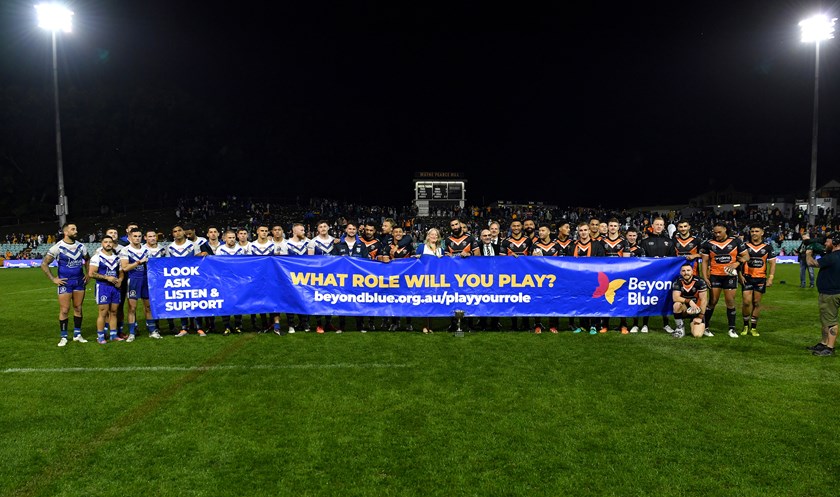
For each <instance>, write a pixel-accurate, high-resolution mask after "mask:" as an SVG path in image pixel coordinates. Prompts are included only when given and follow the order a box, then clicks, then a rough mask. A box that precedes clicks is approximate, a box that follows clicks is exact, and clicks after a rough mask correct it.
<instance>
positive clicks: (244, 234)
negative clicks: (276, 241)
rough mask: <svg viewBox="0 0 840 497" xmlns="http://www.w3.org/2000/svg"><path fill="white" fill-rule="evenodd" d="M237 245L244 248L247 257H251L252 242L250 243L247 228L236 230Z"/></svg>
mask: <svg viewBox="0 0 840 497" xmlns="http://www.w3.org/2000/svg"><path fill="white" fill-rule="evenodd" d="M236 245H237V246H239V247H242V250H244V251H245V255H251V242H249V241H248V230H246V229H245V228H239V229H238V230H236Z"/></svg>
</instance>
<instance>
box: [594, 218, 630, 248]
mask: <svg viewBox="0 0 840 497" xmlns="http://www.w3.org/2000/svg"><path fill="white" fill-rule="evenodd" d="M600 242H601V245H603V246H604V255H606V256H607V257H624V250H625V249H626V248H627V241H625V240H624V238H622V237H621V235H620V234H619V233H618V219H616V218H612V219H610V220H609V222H607V236H604V237H601V240H600Z"/></svg>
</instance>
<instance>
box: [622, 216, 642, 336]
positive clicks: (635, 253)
mask: <svg viewBox="0 0 840 497" xmlns="http://www.w3.org/2000/svg"><path fill="white" fill-rule="evenodd" d="M624 239H625V240H627V249H626V251H625V253H626V254H629V255H630V257H644V256H645V249H643V248H642V247H641V246H639V245H638V243H637V242H638V240H639V230H638V229H637V228H635V227H633V226H631V227H629V228H627V232H626V233H624ZM626 329H627V318H621V333H624V330H626ZM638 332H639V317H638V316H636V317H634V318H633V327H632V328H630V333H638Z"/></svg>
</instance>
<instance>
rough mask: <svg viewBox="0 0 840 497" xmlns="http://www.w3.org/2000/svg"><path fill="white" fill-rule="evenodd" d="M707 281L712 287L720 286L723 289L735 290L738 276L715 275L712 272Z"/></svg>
mask: <svg viewBox="0 0 840 497" xmlns="http://www.w3.org/2000/svg"><path fill="white" fill-rule="evenodd" d="M709 283H711V285H712V288H721V289H723V290H735V289H736V288H738V278H737V277H736V276H716V275H714V274H712V275H710V276H709Z"/></svg>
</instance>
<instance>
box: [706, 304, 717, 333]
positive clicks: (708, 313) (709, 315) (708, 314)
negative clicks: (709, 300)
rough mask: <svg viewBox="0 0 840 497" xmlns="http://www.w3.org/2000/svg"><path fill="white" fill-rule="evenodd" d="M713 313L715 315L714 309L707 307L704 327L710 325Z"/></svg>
mask: <svg viewBox="0 0 840 497" xmlns="http://www.w3.org/2000/svg"><path fill="white" fill-rule="evenodd" d="M714 313H715V308H714V307H709V308H708V309H706V316H705V321H706V327H707V328H708V327H709V325H710V324H712V314H714Z"/></svg>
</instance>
